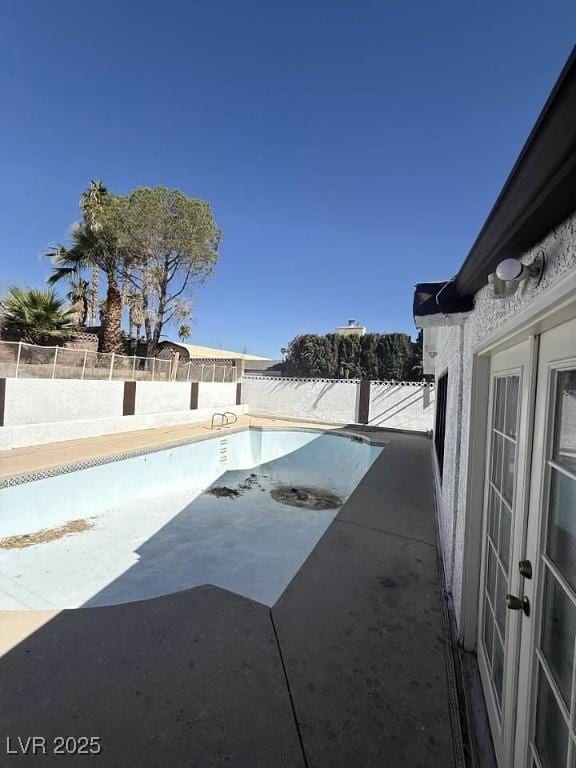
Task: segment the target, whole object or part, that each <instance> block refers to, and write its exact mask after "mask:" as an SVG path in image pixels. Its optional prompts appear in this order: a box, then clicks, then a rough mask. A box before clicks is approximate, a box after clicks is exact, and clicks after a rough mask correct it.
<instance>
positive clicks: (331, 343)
mask: <svg viewBox="0 0 576 768" xmlns="http://www.w3.org/2000/svg"><path fill="white" fill-rule="evenodd" d="M419 359H421V352H420V351H419V348H418V343H413V342H412V341H411V339H410V336H408V334H406V333H383V334H381V333H368V334H366V335H365V336H344V335H339V334H333V333H331V334H328V335H326V336H317V335H315V334H303V335H301V336H296V338H294V339H293V340H292V341H291V342H290V344H289V345H288V349H287V350H286V360H285V363H284V372H285V373H286V375H288V376H303V377H322V378H340V379H348V378H351V379H354V378H368V379H380V380H395V381H411V380H414V379H418V378H420V375H421V374H420V373H419V371H420V370H421V369H419V368H418V365H417V361H418V360H419Z"/></svg>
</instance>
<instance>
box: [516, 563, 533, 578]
mask: <svg viewBox="0 0 576 768" xmlns="http://www.w3.org/2000/svg"><path fill="white" fill-rule="evenodd" d="M518 570H519V571H520V575H521V576H524V578H525V579H531V578H532V563H531V562H530V560H520V562H519V563H518Z"/></svg>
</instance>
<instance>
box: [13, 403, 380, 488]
mask: <svg viewBox="0 0 576 768" xmlns="http://www.w3.org/2000/svg"><path fill="white" fill-rule="evenodd" d="M263 420H264V419H263V417H258V421H259V422H261V421H263ZM271 421H274V422H277V421H278V420H272V419H271ZM195 426H199V425H195ZM352 427H353V428H352ZM246 430H248V431H250V430H254V431H260V432H266V431H269V432H274V431H275V432H278V431H283V432H284V431H288V432H320V433H322V434H328V435H334V436H336V437H345V438H348V439H355V440H357V441H359V442H364V443H368V444H369V445H376V446H379V447H382V448H383V447H384V446H385V445H386V444H387V442H388V440H389V437H388V440H385V439H384V438H383V433H384V432H385V430H380V429H378V428H377V427H376V428H375V427H369V428H368V429H362V425H358V426H356V425H351V426H343V425H342V426H340V425H330V424H325V425H321V424H318V423H317V422H304V421H298V422H297V421H294V422H290V423H287V422H286V421H284V420H283V421H282V424H278V423H272V424H262V423H255V424H252V423H250V422H248V423H247V424H239V425H237V426H236V425H230V426H228V427H225V428H220V429H218V430H216V431H211V432H210V433H209V434H205V435H204V434H199V435H189V436H187V437H182V438H180V439H176V440H168V441H165V442H159V443H157V444H154V445H148V446H142V447H140V448H132V449H127V450H124V451H120V452H116V453H110V454H104V455H101V456H93V457H91V458H84V459H79V460H78V461H72V462H66V463H64V464H55V465H54V466H52V467H46V468H44V469H38V470H31V471H25V472H19V473H16V474H13V475H9V476H7V477H4V478H0V490H2V489H4V488H12V487H14V486H17V485H23V484H25V483H31V482H34V481H36V480H45V479H47V478H49V477H56V476H58V475H65V474H70V473H72V472H77V471H80V470H83V469H90V468H91V467H97V466H100V465H103V464H112V463H114V462H117V461H124V460H125V459H132V458H136V457H138V456H146V455H149V454H151V453H158V452H160V451H166V450H170V449H172V448H180V447H182V446H184V445H191V444H192V443H198V442H203V441H205V440H215V439H218V438H222V436H224V435H230V434H238V433H239V432H244V431H246ZM373 430H374V431H373ZM376 430H377V431H376ZM88 439H90V438H88ZM65 444H66V442H65V441H63V442H62V443H52V444H43V445H42V446H41V447H42V448H43V449H46V448H47V447H50V445H53V446H62V445H65ZM38 447H40V446H38Z"/></svg>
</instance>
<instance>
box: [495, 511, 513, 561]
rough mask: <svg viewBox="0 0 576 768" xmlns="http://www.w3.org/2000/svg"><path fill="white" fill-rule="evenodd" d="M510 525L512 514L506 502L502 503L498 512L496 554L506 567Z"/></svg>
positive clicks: (508, 553) (508, 552)
mask: <svg viewBox="0 0 576 768" xmlns="http://www.w3.org/2000/svg"><path fill="white" fill-rule="evenodd" d="M511 526H512V514H511V512H510V510H509V509H508V507H507V506H506V504H502V511H501V513H500V536H499V538H498V554H499V555H500V559H501V560H502V562H503V564H504V565H505V566H506V569H508V565H509V560H510V528H511Z"/></svg>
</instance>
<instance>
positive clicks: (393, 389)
mask: <svg viewBox="0 0 576 768" xmlns="http://www.w3.org/2000/svg"><path fill="white" fill-rule="evenodd" d="M434 393H435V390H434V388H432V387H426V386H421V385H420V384H414V383H409V382H406V383H404V384H399V383H390V382H388V383H387V382H372V383H371V385H370V401H369V405H370V410H369V420H368V423H369V424H370V425H371V426H376V427H386V428H389V429H404V430H410V431H417V432H427V431H430V430H431V429H432V424H433V418H434V402H435V394H434ZM358 400H359V382H358V381H357V380H355V379H354V380H350V379H346V380H344V379H322V380H319V379H287V378H286V379H281V378H274V379H273V378H270V377H268V376H266V377H262V378H251V377H245V378H244V379H243V382H242V402H243V403H246V404H247V405H248V407H249V409H250V412H251V413H255V414H258V415H262V416H279V417H286V418H294V419H305V420H306V419H307V420H311V421H326V422H332V423H341V424H354V423H356V422H357V421H358V405H359V403H358Z"/></svg>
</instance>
